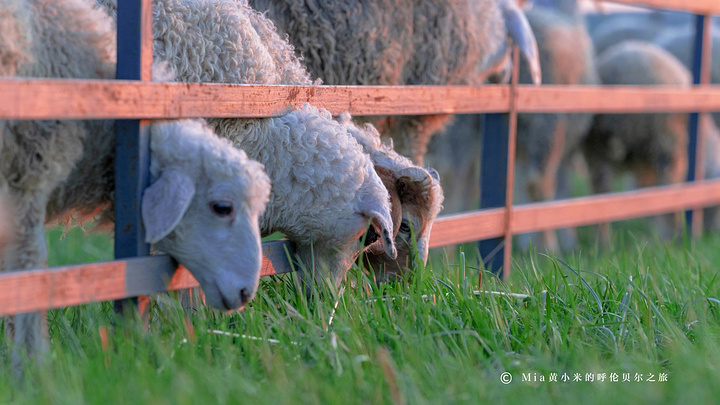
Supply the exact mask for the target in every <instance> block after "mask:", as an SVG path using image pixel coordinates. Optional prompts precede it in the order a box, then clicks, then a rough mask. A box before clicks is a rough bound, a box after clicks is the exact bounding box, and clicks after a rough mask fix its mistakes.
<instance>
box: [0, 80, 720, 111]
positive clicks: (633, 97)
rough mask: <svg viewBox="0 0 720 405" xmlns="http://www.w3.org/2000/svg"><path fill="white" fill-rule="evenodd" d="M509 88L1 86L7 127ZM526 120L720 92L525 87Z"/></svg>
mask: <svg viewBox="0 0 720 405" xmlns="http://www.w3.org/2000/svg"><path fill="white" fill-rule="evenodd" d="M510 91H511V86H509V85H488V86H482V87H473V86H282V85H230V84H199V83H197V84H196V83H147V82H144V83H138V82H132V81H121V80H117V81H102V80H59V79H58V80H31V79H3V80H0V93H1V94H3V95H4V96H3V97H2V98H0V119H18V120H20V119H23V120H29V119H61V118H62V119H101V118H117V119H135V118H143V119H166V118H167V119H170V118H196V117H274V116H279V115H283V114H284V113H286V112H287V111H289V110H291V109H292V108H295V107H300V106H302V105H303V104H304V103H311V104H313V105H316V106H322V107H324V108H326V109H327V110H328V111H330V112H331V113H332V114H336V115H337V114H339V113H341V112H344V111H349V112H350V113H351V114H353V115H419V114H464V113H497V112H507V111H508V110H509V108H510ZM515 97H516V108H517V111H518V112H520V113H543V112H557V111H562V112H598V113H612V112H627V113H638V112H653V111H662V112H671V111H673V112H693V111H701V112H705V111H718V110H720V86H695V87H690V88H687V87H686V88H682V87H669V86H668V87H648V86H646V87H640V86H632V87H628V86H622V87H621V86H605V87H600V86H548V85H545V86H532V85H518V86H517V88H516V90H515Z"/></svg>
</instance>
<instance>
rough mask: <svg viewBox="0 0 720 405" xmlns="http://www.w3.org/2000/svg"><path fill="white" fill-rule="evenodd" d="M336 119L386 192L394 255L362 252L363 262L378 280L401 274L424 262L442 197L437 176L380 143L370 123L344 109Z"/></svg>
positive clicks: (393, 277)
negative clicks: (357, 119)
mask: <svg viewBox="0 0 720 405" xmlns="http://www.w3.org/2000/svg"><path fill="white" fill-rule="evenodd" d="M338 120H339V122H340V123H342V125H344V126H345V127H347V129H348V132H349V133H350V134H351V135H352V136H353V137H354V138H355V139H356V140H357V141H358V142H359V143H360V145H362V147H363V149H364V150H365V152H366V153H368V154H369V155H370V158H371V159H372V161H373V164H374V165H375V171H376V172H377V173H378V174H379V175H380V178H381V179H382V180H383V183H384V184H385V187H386V188H387V190H388V192H389V193H390V206H391V208H392V216H393V219H392V220H393V233H394V234H395V235H396V238H395V245H396V248H397V250H398V255H397V259H393V258H390V257H388V256H387V255H382V254H378V252H369V254H366V255H364V256H363V264H364V265H365V266H366V267H368V268H369V269H372V270H373V272H374V274H375V276H376V279H377V280H379V281H387V280H396V279H400V278H404V277H405V276H407V269H409V268H412V267H413V264H416V265H418V266H420V265H421V263H422V265H424V264H426V263H427V259H428V248H429V245H430V232H431V230H432V225H433V222H434V221H435V218H436V217H437V215H438V214H439V213H440V210H441V209H442V202H443V199H444V195H443V190H442V187H440V177H439V175H438V173H437V172H436V171H435V170H434V169H423V168H421V167H418V166H416V165H415V164H413V163H412V161H410V159H408V158H406V157H404V156H401V155H399V154H398V153H397V152H396V151H395V150H394V149H393V147H392V143H383V142H382V140H381V138H380V134H379V133H378V131H377V129H375V127H373V126H372V125H370V124H365V125H363V126H361V127H359V128H358V127H356V126H355V125H354V124H353V123H352V120H351V117H350V114H348V113H344V114H341V115H340V117H339V119H338ZM413 236H414V237H415V238H414V239H413Z"/></svg>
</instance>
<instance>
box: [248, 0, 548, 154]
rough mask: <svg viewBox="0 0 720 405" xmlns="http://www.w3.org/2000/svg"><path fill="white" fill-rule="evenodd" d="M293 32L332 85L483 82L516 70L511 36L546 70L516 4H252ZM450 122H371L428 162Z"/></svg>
mask: <svg viewBox="0 0 720 405" xmlns="http://www.w3.org/2000/svg"><path fill="white" fill-rule="evenodd" d="M249 3H250V5H251V6H253V7H254V8H256V9H257V10H260V11H262V12H266V13H267V16H268V18H270V19H271V20H273V21H275V23H276V24H277V25H278V27H279V29H280V30H281V31H284V32H286V33H287V34H289V40H290V42H292V43H293V45H294V46H295V49H296V51H297V52H298V53H299V54H302V55H303V57H304V60H305V63H306V64H307V66H308V69H309V71H310V73H311V74H312V75H313V76H315V77H318V78H320V79H321V80H322V81H323V83H325V84H331V85H403V84H411V85H412V84H428V85H430V84H447V85H452V84H458V85H462V84H474V85H476V84H481V83H482V82H483V81H484V80H486V79H490V80H498V78H499V80H505V79H506V78H507V77H508V75H509V72H510V63H509V51H510V47H509V46H508V44H509V42H508V37H510V38H512V39H513V40H514V41H515V42H516V43H517V44H518V45H519V46H520V48H521V50H522V51H523V54H524V55H525V56H526V58H527V59H528V60H529V61H530V62H531V63H530V66H531V68H532V73H533V75H532V76H533V79H534V82H536V83H537V82H539V80H540V65H539V64H538V60H537V49H536V44H535V39H534V38H533V34H532V31H531V30H530V29H529V27H528V26H527V21H526V20H525V17H524V16H523V14H522V12H521V11H520V9H519V8H518V7H517V5H516V4H515V3H514V2H513V1H512V0H444V1H429V0H403V1H400V2H397V1H389V0H372V1H366V2H351V1H322V2H315V3H313V4H306V2H304V1H300V0H285V1H275V0H250V2H249ZM449 120H450V116H449V115H446V114H440V115H425V116H400V117H390V118H388V117H381V118H371V119H367V121H369V122H372V123H374V124H375V126H376V127H377V129H378V130H379V131H380V133H381V134H382V135H383V136H390V137H392V138H393V140H394V144H395V148H396V149H397V150H398V151H399V152H400V153H401V154H402V155H404V156H408V157H410V158H412V160H413V161H414V162H415V163H417V164H422V159H423V155H424V154H425V151H426V148H427V143H428V141H429V139H430V137H431V136H432V135H433V134H434V133H436V132H438V131H440V130H442V129H443V128H444V127H445V125H446V124H447V122H448V121H449Z"/></svg>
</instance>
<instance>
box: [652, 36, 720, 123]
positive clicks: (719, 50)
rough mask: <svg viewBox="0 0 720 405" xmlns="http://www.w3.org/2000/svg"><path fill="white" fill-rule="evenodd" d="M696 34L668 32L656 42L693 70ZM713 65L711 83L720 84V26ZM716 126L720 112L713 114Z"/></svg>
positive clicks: (713, 43)
mask: <svg viewBox="0 0 720 405" xmlns="http://www.w3.org/2000/svg"><path fill="white" fill-rule="evenodd" d="M694 38H695V33H694V32H693V31H691V30H689V29H675V30H667V31H666V32H665V33H664V34H663V35H661V36H659V37H658V38H657V39H656V40H655V41H654V42H655V43H656V44H657V45H659V46H660V47H662V48H664V49H665V50H666V51H668V52H670V53H671V54H673V56H675V57H676V58H678V60H679V61H680V62H681V63H682V64H683V65H685V67H686V68H688V69H692V60H693V49H694V47H693V41H694ZM711 56H712V64H711V67H710V82H711V83H712V84H720V25H718V26H716V27H715V28H714V29H713V31H712V55H711ZM712 116H713V119H714V120H715V124H716V125H720V112H714V113H713V114H712Z"/></svg>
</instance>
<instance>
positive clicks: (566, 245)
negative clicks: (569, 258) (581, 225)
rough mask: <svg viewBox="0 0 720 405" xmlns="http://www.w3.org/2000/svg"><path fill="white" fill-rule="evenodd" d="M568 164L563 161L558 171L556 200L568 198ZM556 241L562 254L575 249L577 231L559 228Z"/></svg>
mask: <svg viewBox="0 0 720 405" xmlns="http://www.w3.org/2000/svg"><path fill="white" fill-rule="evenodd" d="M569 173H570V162H568V161H565V162H564V163H563V164H562V165H561V166H560V170H559V171H558V178H557V193H556V194H555V196H556V198H558V199H566V198H570V175H569ZM557 236H558V241H559V242H560V249H561V250H562V251H563V252H569V251H571V250H574V249H575V248H577V229H575V228H560V229H558V230H557Z"/></svg>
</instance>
